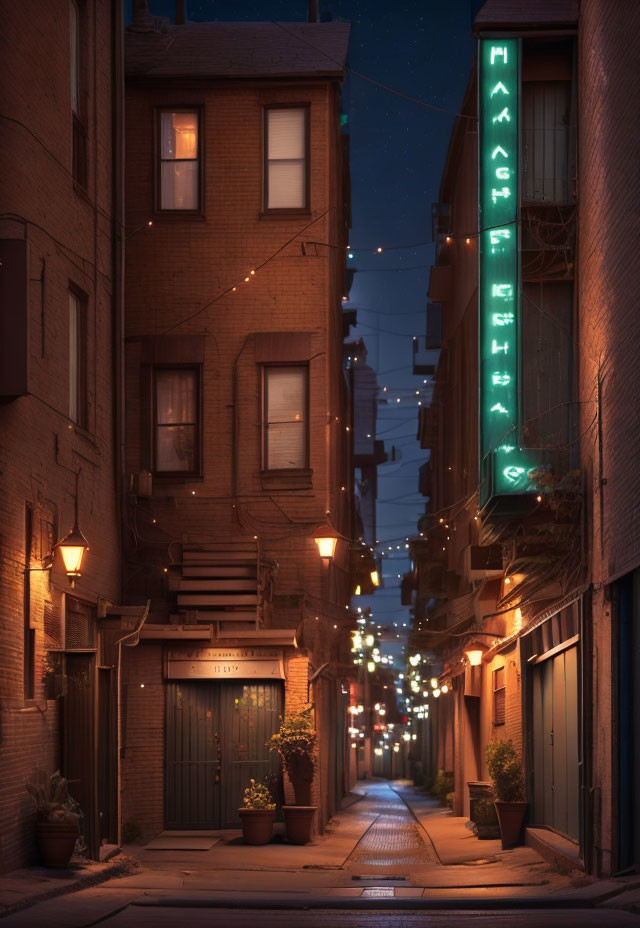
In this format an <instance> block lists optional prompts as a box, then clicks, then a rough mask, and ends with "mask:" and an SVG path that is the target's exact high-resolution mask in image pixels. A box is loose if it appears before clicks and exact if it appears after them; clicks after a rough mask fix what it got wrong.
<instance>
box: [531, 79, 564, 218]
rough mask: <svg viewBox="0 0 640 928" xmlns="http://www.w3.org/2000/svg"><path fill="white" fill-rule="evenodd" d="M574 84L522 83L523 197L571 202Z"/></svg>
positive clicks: (554, 82) (552, 82) (551, 201)
mask: <svg viewBox="0 0 640 928" xmlns="http://www.w3.org/2000/svg"><path fill="white" fill-rule="evenodd" d="M570 110H571V84H570V82H569V81H548V82H542V81H540V82H538V81H523V83H522V148H523V152H522V168H523V170H522V198H523V200H537V201H540V200H542V201H546V202H548V203H568V202H569V201H570V199H571V198H570V196H569V156H570V133H569V130H570Z"/></svg>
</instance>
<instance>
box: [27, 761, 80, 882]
mask: <svg viewBox="0 0 640 928" xmlns="http://www.w3.org/2000/svg"><path fill="white" fill-rule="evenodd" d="M26 787H27V790H28V792H29V795H30V796H31V798H32V799H33V801H34V803H35V806H36V838H37V841H38V849H39V850H40V855H41V857H42V861H43V863H44V865H45V866H46V867H66V866H67V864H68V863H69V861H70V860H71V855H72V854H73V851H74V848H75V846H76V841H77V840H78V838H79V837H80V829H79V822H80V819H81V818H82V812H81V810H80V806H79V805H78V803H77V802H76V801H75V799H73V797H72V796H70V795H69V790H68V785H67V781H66V779H65V778H64V777H63V776H61V775H60V771H59V770H56V772H55V773H53V774H52V775H51V776H50V777H49V778H48V779H43V780H42V781H41V782H39V783H38V782H31V783H27V784H26Z"/></svg>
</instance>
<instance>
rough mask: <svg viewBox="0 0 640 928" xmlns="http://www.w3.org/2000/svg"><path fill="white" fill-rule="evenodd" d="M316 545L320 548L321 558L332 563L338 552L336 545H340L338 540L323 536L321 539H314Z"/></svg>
mask: <svg viewBox="0 0 640 928" xmlns="http://www.w3.org/2000/svg"><path fill="white" fill-rule="evenodd" d="M314 541H315V543H316V544H317V546H318V551H319V552H320V557H321V558H322V560H323V561H331V560H332V559H333V556H334V554H335V551H336V544H337V543H338V539H337V538H331V537H330V536H323V537H320V538H314Z"/></svg>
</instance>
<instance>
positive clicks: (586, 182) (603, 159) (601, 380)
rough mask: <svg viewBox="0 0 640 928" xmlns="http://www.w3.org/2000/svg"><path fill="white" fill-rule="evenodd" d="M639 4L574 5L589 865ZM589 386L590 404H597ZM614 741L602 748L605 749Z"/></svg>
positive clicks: (605, 706) (633, 338) (603, 706)
mask: <svg viewBox="0 0 640 928" xmlns="http://www.w3.org/2000/svg"><path fill="white" fill-rule="evenodd" d="M639 56H640V9H638V7H637V6H636V5H635V4H610V3H606V2H604V0H583V2H582V3H581V7H580V40H579V95H580V99H579V112H580V122H579V159H578V161H579V177H578V191H579V197H580V211H579V235H578V243H579V251H578V268H579V274H578V306H579V331H580V398H581V400H582V401H583V405H582V406H581V429H580V431H581V434H582V435H583V439H582V442H581V464H582V468H583V470H584V474H585V486H586V496H587V507H588V519H587V525H588V532H589V534H588V551H589V557H590V565H589V566H590V574H591V580H592V581H593V583H594V584H595V586H596V591H595V593H594V596H593V611H592V615H591V616H590V617H588V620H591V621H592V622H593V641H594V650H593V672H594V678H593V693H594V694H595V695H596V697H597V698H595V699H594V704H593V745H592V756H593V765H594V770H593V782H592V787H593V793H592V794H593V796H594V797H596V800H597V801H596V803H595V826H594V851H595V864H596V866H597V867H598V869H599V870H600V871H601V872H603V873H608V872H611V871H612V870H615V869H616V859H615V854H616V851H615V848H616V842H617V837H616V829H615V819H616V815H617V812H616V791H617V788H616V785H615V777H616V773H615V769H614V760H613V758H614V754H615V748H614V747H613V744H615V737H616V735H615V731H616V729H615V723H616V714H617V706H616V698H615V691H614V690H613V688H612V678H613V676H614V675H615V671H614V665H615V660H614V653H615V634H616V630H615V626H614V625H613V623H612V619H611V608H610V603H609V602H608V600H607V598H606V596H605V594H604V591H603V590H602V589H601V585H602V584H604V583H606V582H607V581H609V580H611V579H613V578H615V577H618V576H621V575H623V574H624V573H626V572H628V571H630V570H632V569H634V568H637V567H638V565H640V520H639V519H638V516H637V513H638V505H637V489H636V485H635V481H634V479H633V478H634V475H635V473H636V472H637V470H638V466H639V465H640V427H639V421H638V413H637V410H638V408H639V406H640V388H639V386H638V383H639V380H638V352H639V350H640V317H639V315H638V290H639V289H640V271H639V269H638V267H639V266H638V259H637V250H638V240H639V237H640V224H639V220H638V210H637V202H638V198H639V196H640V175H639V174H638V170H637V149H638V138H639V137H640V113H639V112H638V107H637V100H638V97H639V96H640V72H639V70H638V58H639ZM598 393H599V394H600V404H598V402H597V399H598ZM612 737H613V744H612Z"/></svg>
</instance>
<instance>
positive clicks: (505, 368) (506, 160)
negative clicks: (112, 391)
mask: <svg viewBox="0 0 640 928" xmlns="http://www.w3.org/2000/svg"><path fill="white" fill-rule="evenodd" d="M518 55H519V44H518V40H517V39H481V40H480V42H479V54H478V62H479V73H478V88H479V113H480V132H479V144H480V148H479V177H478V181H479V183H478V206H479V217H478V218H479V228H480V230H481V232H480V235H479V262H480V264H479V317H480V318H479V322H480V452H481V453H480V458H481V462H482V464H481V479H483V480H484V478H488V479H487V480H485V481H484V483H483V492H484V493H485V494H486V493H488V492H491V493H493V494H496V495H500V494H505V493H507V494H510V493H523V492H527V491H531V490H533V487H532V486H531V483H530V481H529V477H528V474H529V471H530V470H531V469H532V468H533V467H534V466H535V461H534V460H533V457H532V455H531V454H530V453H527V452H524V451H522V450H521V449H519V448H518V445H517V435H518V408H519V403H518V396H519V382H518V378H519V372H518V357H519V340H520V256H519V251H518V235H517V225H516V221H517V218H518V213H517V210H518V159H519V152H518V121H519V112H518V107H519V103H520V87H519V62H518ZM505 104H507V105H505ZM489 484H490V485H489ZM485 498H486V495H485Z"/></svg>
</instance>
